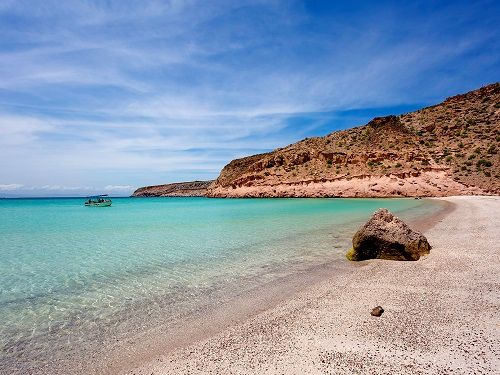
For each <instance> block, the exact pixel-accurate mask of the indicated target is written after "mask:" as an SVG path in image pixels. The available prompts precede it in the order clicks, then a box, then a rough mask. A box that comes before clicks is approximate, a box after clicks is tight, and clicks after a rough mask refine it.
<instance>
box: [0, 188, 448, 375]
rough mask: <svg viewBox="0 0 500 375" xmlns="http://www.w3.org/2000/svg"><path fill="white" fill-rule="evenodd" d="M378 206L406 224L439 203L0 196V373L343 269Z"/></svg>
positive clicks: (36, 365)
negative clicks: (86, 202) (272, 285)
mask: <svg viewBox="0 0 500 375" xmlns="http://www.w3.org/2000/svg"><path fill="white" fill-rule="evenodd" d="M379 207H386V208H388V209H390V210H392V211H393V212H398V215H399V216H401V217H403V218H405V219H412V218H417V217H422V216H426V215H431V214H432V213H434V212H436V211H437V210H439V209H440V208H441V207H440V204H439V202H436V201H431V200H414V199H385V200H380V199H236V200H232V199H225V200H224V199H205V198H149V199H134V198H116V199H114V200H113V206H112V207H109V208H95V207H84V206H83V200H82V199H12V200H11V199H9V200H7V199H3V200H0V316H1V319H2V324H1V326H0V348H1V351H0V371H1V372H2V373H15V372H18V373H23V372H26V371H28V370H32V369H38V372H43V373H51V371H50V366H51V364H52V363H53V361H55V360H56V359H57V361H59V362H61V361H65V360H68V357H69V354H70V353H74V351H75V348H78V347H82V346H85V347H86V348H87V350H86V351H80V353H81V355H82V356H85V355H90V354H91V353H92V349H91V348H92V347H95V348H97V347H100V349H102V347H103V346H105V345H110V344H111V343H112V342H116V341H120V340H127V339H130V338H131V337H133V336H134V335H136V334H138V333H140V332H141V331H143V330H145V329H149V328H151V327H154V326H159V325H168V324H176V322H178V321H180V319H182V318H183V317H186V316H189V315H190V314H192V313H194V312H195V311H198V310H199V309H202V308H204V307H206V306H208V305H210V304H216V303H220V302H221V300H222V299H225V300H229V299H231V298H232V297H234V296H235V295H238V294H241V293H243V292H244V291H246V290H250V289H255V288H259V286H262V285H264V284H266V283H269V282H272V281H273V280H278V279H280V278H283V277H288V276H290V275H293V274H296V273H300V272H303V271H305V270H307V269H308V268H311V267H314V266H317V265H320V264H323V263H327V262H332V261H338V262H344V253H345V251H346V249H347V248H348V247H349V239H350V238H351V237H352V234H353V231H355V229H356V228H357V227H358V226H359V225H360V223H362V222H363V221H365V220H366V219H367V218H368V216H369V214H370V213H372V212H373V211H375V210H376V209H377V208H379ZM96 350H97V349H96ZM89 353H90V354H89ZM84 359H85V358H83V357H82V358H78V360H79V361H82V360H84ZM73 360H75V358H74V356H73ZM44 365H46V366H48V367H46V368H45V369H43V367H42V366H44Z"/></svg>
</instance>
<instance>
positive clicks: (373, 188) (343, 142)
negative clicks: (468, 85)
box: [207, 83, 500, 197]
mask: <svg viewBox="0 0 500 375" xmlns="http://www.w3.org/2000/svg"><path fill="white" fill-rule="evenodd" d="M499 150H500V83H494V84H491V85H488V86H485V87H482V88H480V89H478V90H475V91H471V92H469V93H466V94H464V95H457V96H454V97H451V98H448V99H446V100H445V101H444V102H443V103H441V104H438V105H435V106H432V107H427V108H423V109H421V110H418V111H416V112H411V113H407V114H404V115H400V116H388V117H380V118H375V119H373V120H372V121H370V122H369V123H368V124H366V125H364V126H360V127H356V128H352V129H348V130H343V131H337V132H334V133H331V134H328V135H326V136H324V137H318V138H309V139H305V140H303V141H300V142H297V143H295V144H292V145H289V146H287V147H285V148H280V149H277V150H274V151H273V152H269V153H265V154H260V155H253V156H249V157H246V158H242V159H237V160H233V161H231V162H230V163H229V164H228V165H226V166H225V167H224V169H223V170H222V172H221V174H220V176H219V177H218V178H217V180H216V181H215V182H214V183H213V184H211V185H210V187H209V188H208V191H207V195H208V196H211V197H336V196H338V197H394V196H446V195H463V194H500V178H499V177H500V160H499V154H498V151H499Z"/></svg>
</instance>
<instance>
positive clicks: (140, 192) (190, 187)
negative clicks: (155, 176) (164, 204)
mask: <svg viewBox="0 0 500 375" xmlns="http://www.w3.org/2000/svg"><path fill="white" fill-rule="evenodd" d="M212 182H213V181H191V182H177V183H173V184H165V185H154V186H145V187H141V188H139V189H137V190H136V191H134V193H133V194H132V196H133V197H202V196H204V195H205V194H206V192H207V188H208V186H209V185H210V184H211V183H212Z"/></svg>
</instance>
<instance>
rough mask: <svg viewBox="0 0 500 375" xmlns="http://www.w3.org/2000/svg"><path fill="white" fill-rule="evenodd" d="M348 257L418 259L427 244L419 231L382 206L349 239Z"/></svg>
mask: <svg viewBox="0 0 500 375" xmlns="http://www.w3.org/2000/svg"><path fill="white" fill-rule="evenodd" d="M352 245H353V248H352V249H351V250H350V251H349V252H348V254H347V258H348V259H349V260H354V261H359V260H366V259H391V260H418V259H419V258H420V256H422V255H425V254H429V252H430V250H431V246H430V245H429V242H428V241H427V238H425V237H424V236H423V235H422V234H421V233H420V232H417V231H414V230H413V229H411V228H410V227H409V226H408V225H407V224H406V223H405V222H403V221H402V220H401V219H399V218H398V217H396V216H394V215H393V214H392V213H391V212H389V211H388V210H387V209H385V208H381V209H379V210H377V211H376V212H375V213H374V214H373V216H372V217H371V218H370V220H368V222H367V223H366V224H365V225H363V227H361V229H359V230H358V231H357V232H356V234H355V235H354V237H353V239H352Z"/></svg>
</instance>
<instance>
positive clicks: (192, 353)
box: [107, 196, 500, 374]
mask: <svg viewBox="0 0 500 375" xmlns="http://www.w3.org/2000/svg"><path fill="white" fill-rule="evenodd" d="M438 199H439V200H441V201H446V202H447V204H446V205H445V208H444V209H443V210H440V211H439V212H438V213H437V214H435V215H433V216H432V217H431V218H428V219H426V220H420V221H419V220H416V221H414V222H411V221H410V223H411V225H412V226H414V227H415V228H417V229H418V230H421V231H422V230H423V231H425V232H426V233H425V234H426V236H427V237H428V238H429V241H430V242H431V245H432V246H433V249H432V250H431V254H430V255H429V256H427V257H425V258H423V259H422V260H420V261H417V262H390V261H379V260H372V261H367V262H362V263H360V264H355V265H354V267H348V268H349V269H346V270H344V269H343V270H342V272H338V271H339V270H336V271H337V272H336V273H333V274H330V275H328V269H324V270H323V271H324V272H325V279H321V278H318V280H315V281H314V282H308V283H307V285H302V286H301V287H299V288H296V289H294V288H289V294H288V295H286V296H282V297H283V298H281V299H280V300H279V301H275V303H274V306H266V304H265V303H262V304H261V305H259V306H260V308H259V309H258V310H257V311H255V310H254V313H253V314H251V315H250V316H246V317H243V318H241V317H240V319H235V318H234V316H233V317H229V319H228V321H227V322H226V323H228V324H227V326H225V327H224V326H223V327H219V328H221V329H222V330H219V332H218V333H217V332H214V331H217V329H213V328H212V330H211V331H210V330H208V331H205V335H204V336H205V337H202V336H203V335H202V336H200V337H198V338H197V339H195V340H194V341H191V344H190V345H187V346H186V343H184V344H181V345H178V347H177V348H173V349H172V350H170V351H167V352H165V351H162V350H161V349H159V350H157V351H154V350H153V351H151V350H149V351H148V353H149V355H148V357H149V360H147V359H146V358H145V357H143V356H141V355H140V353H134V354H135V355H139V356H140V357H142V358H143V361H139V362H142V364H140V365H137V366H136V367H134V368H133V369H131V370H129V371H128V372H126V373H127V374H146V373H147V374H151V373H154V374H174V373H175V374H177V373H211V372H213V373H263V372H265V373H283V372H285V373H297V374H298V373H352V372H353V371H354V372H359V373H373V371H375V372H377V371H382V372H384V371H392V372H393V373H432V372H435V371H436V370H438V371H454V372H458V373H468V370H467V371H465V372H460V371H464V369H462V367H463V366H465V368H467V369H469V370H470V369H474V370H479V371H481V369H483V370H484V369H487V368H494V367H495V366H497V368H498V362H497V363H496V364H495V361H494V360H493V359H492V358H491V357H492V355H493V358H494V353H493V352H494V350H493V349H492V345H489V346H487V348H486V349H485V351H486V353H487V354H485V355H482V357H485V356H486V357H487V358H488V360H487V361H485V362H486V367H485V366H483V367H481V366H480V367H477V366H476V365H473V366H472V365H471V366H472V367H471V366H469V367H467V366H468V365H467V364H466V363H465V364H464V363H463V362H464V361H463V359H461V360H460V361H458V362H457V363H460V364H461V366H462V367H460V368H455V367H456V366H455V365H454V364H453V363H452V362H453V361H452V362H450V363H444V362H443V360H444V359H446V355H444V356H443V354H442V353H437V352H436V353H434V354H435V356H436V358H439V359H440V361H437V364H435V365H432V361H434V359H435V358H430V357H429V353H418V356H417V357H418V358H414V357H415V356H414V355H413V354H412V351H411V350H410V348H409V347H407V345H408V342H409V343H412V342H413V340H417V341H416V343H422V342H421V341H422V340H423V339H424V338H423V337H421V333H423V332H425V333H426V335H432V330H437V331H438V332H439V331H440V330H442V327H440V326H439V325H436V321H434V320H433V319H432V318H431V319H430V321H429V319H426V320H427V323H426V324H423V325H422V323H424V322H423V321H421V322H419V321H418V318H420V319H422V318H424V316H425V315H426V314H423V313H424V312H425V311H429V310H430V311H434V313H436V314H438V315H441V314H443V313H444V314H445V315H446V311H444V312H443V311H442V309H440V308H439V305H440V304H442V303H443V302H442V301H440V300H439V299H436V298H435V296H434V295H435V294H440V293H439V291H438V290H435V289H436V286H435V285H427V284H429V275H425V274H426V273H428V271H429V270H430V269H434V270H435V271H439V268H441V267H445V268H446V263H448V261H449V260H450V259H446V257H447V256H448V257H449V256H453V255H454V254H451V253H450V252H451V249H446V247H447V244H446V238H448V237H449V236H450V235H451V236H454V235H456V234H460V233H453V232H454V231H453V228H451V227H447V229H446V230H444V229H445V228H446V226H449V224H450V221H452V222H453V221H455V222H456V221H457V215H458V216H461V215H463V214H464V209H465V208H466V206H467V205H469V206H472V207H473V208H474V210H475V211H477V210H478V204H479V203H480V202H481V200H484V201H485V202H483V203H486V205H485V206H482V207H479V211H481V210H483V211H484V210H490V211H494V210H495V207H497V208H498V207H499V206H500V204H499V202H500V200H499V198H498V197H481V196H479V197H451V198H448V197H447V198H438ZM467 212H468V211H467ZM478 219H481V218H477V217H476V218H475V217H474V215H472V214H471V215H470V217H469V218H464V219H463V220H467V221H470V222H471V223H470V224H471V225H470V226H471V228H470V232H473V231H474V232H475V228H474V225H476V226H477V225H478V222H480V221H481V220H478ZM493 222H494V220H493ZM456 224H459V222H457V223H456ZM490 224H491V223H490ZM443 227H444V228H443ZM450 231H451V232H452V233H449V232H450ZM455 231H456V230H455ZM469 234H470V233H468V232H463V231H462V232H461V236H462V237H464V236H467V235H469ZM494 237H495V234H494V233H490V236H488V234H487V233H486V235H485V236H483V237H482V238H481V239H482V240H483V241H488V238H490V241H492V243H493V241H494V240H495V238H494ZM462 242H463V241H462ZM465 242H466V245H467V246H469V247H471V246H473V245H474V244H472V243H471V244H468V243H467V241H465ZM464 249H466V248H464ZM495 250H496V251H497V252H498V246H497V248H496V249H495ZM463 255H464V254H458V256H463ZM483 266H487V265H484V264H483ZM490 266H491V265H490ZM448 268H450V269H449V270H447V271H448V272H451V273H455V272H456V270H455V269H454V268H453V266H452V265H451V266H449V267H448ZM387 271H391V272H387ZM462 271H463V270H462ZM465 271H467V272H469V273H472V274H475V271H476V270H474V269H468V270H465ZM404 272H408V275H407V276H410V275H411V277H412V278H413V279H411V280H407V276H406V275H404V274H403V273H404ZM496 274H497V275H498V270H497V271H496ZM464 277H465V276H464ZM372 278H375V279H376V280H381V279H383V280H385V279H388V280H391V282H390V283H388V284H387V283H384V284H383V285H382V287H381V288H379V290H377V291H376V292H377V293H379V294H381V297H380V298H379V299H377V298H374V296H373V293H374V292H375V291H374V290H372V289H376V288H375V287H374V286H373V284H369V283H367V280H366V279H372ZM465 279H466V277H465ZM481 279H482V278H481V277H479V280H481ZM497 280H498V278H497ZM418 281H420V282H422V283H423V285H419V286H418V287H417V285H415V284H416V283H417V282H418ZM394 283H395V284H394ZM360 284H362V285H365V286H366V287H368V288H369V289H370V290H371V293H366V292H365V293H359V294H358V293H356V296H357V298H356V301H353V299H352V291H348V290H347V289H348V288H349V287H352V286H353V285H354V286H355V289H358V292H359V285H360ZM405 284H410V285H411V286H415V287H416V290H415V291H414V292H413V291H412V290H408V287H409V286H408V285H405ZM375 285H376V284H375ZM454 286H455V287H457V285H455V284H454ZM420 287H423V289H425V290H424V293H423V295H424V296H431V297H432V301H425V300H422V299H420V300H419V299H415V295H414V294H417V295H418V294H419V293H421V290H420V289H421V288H420ZM496 287H498V281H497V283H496ZM400 288H401V289H402V291H401V292H402V294H405V295H409V296H410V297H412V298H411V299H412V300H413V302H414V303H415V306H413V307H412V306H411V305H410V304H408V302H407V300H406V299H404V298H403V299H402V298H401V297H398V296H394V295H393V294H394V290H393V289H400ZM334 290H336V291H337V292H336V293H335V292H333V291H334ZM497 290H498V289H497ZM449 291H451V290H449ZM453 292H456V293H458V292H459V290H457V291H455V290H453ZM365 294H368V296H366V295H365ZM458 294H460V293H458ZM382 295H383V296H385V298H382ZM391 296H392V297H391ZM363 297H371V298H372V299H373V302H371V303H368V304H366V306H365V305H363V309H361V310H360V309H359V304H360V300H363ZM420 297H422V296H420ZM391 299H392V300H396V301H397V302H399V303H396V302H395V301H393V302H389V300H391ZM377 301H378V302H380V303H378V302H377ZM429 302H430V304H429ZM391 303H392V305H391ZM376 304H381V305H382V306H384V308H388V309H387V310H386V313H385V314H384V316H383V317H382V318H380V319H379V320H377V318H371V317H370V316H369V308H371V307H373V306H375V305H376ZM353 305H357V306H353ZM371 305H373V306H371ZM493 305H495V307H497V308H498V296H496V297H494V298H493ZM311 306H313V308H312V311H313V312H314V314H313V315H316V317H315V318H314V317H311V316H310V313H311ZM328 306H330V307H332V310H330V309H328V308H327V307H328ZM356 307H357V308H356ZM448 307H449V306H448ZM464 307H465V306H464ZM415 308H417V309H421V311H420V310H416V311H414V309H415ZM408 309H409V310H408ZM304 310H305V312H304ZM343 310H345V311H349V312H350V314H351V315H352V317H351V318H350V315H346V316H343V314H342V311H343ZM452 310H453V309H452ZM335 311H338V313H339V314H340V318H341V319H340V320H339V316H338V314H337V313H335ZM408 312H409V313H410V315H408V314H407V316H404V314H403V313H408ZM398 313H399V314H400V315H401V316H398ZM452 315H453V314H452ZM464 315H468V314H464ZM318 317H319V318H320V319H318ZM410 317H411V318H417V321H416V322H412V319H410ZM219 318H220V317H219ZM223 318H224V317H223ZM353 318H357V320H359V321H358V322H357V323H356V319H354V320H353ZM426 318H428V317H426ZM232 319H233V320H232ZM325 319H326V320H325ZM374 319H375V320H374ZM393 319H396V320H397V322H398V323H401V322H404V327H405V328H406V329H408V328H412V327H413V331H412V332H408V331H407V330H406V329H405V330H403V331H401V332H399V334H398V332H393V333H394V334H395V337H396V338H398V339H399V340H401V338H402V337H403V338H404V337H406V339H410V338H411V339H412V340H409V341H408V340H403V341H402V342H401V343H400V344H401V345H402V346H401V347H399V348H396V347H394V344H393V343H392V341H391V342H388V341H387V339H384V338H385V336H386V334H387V333H388V332H390V331H391V330H393V329H394V327H392V326H391V321H392V320H393ZM206 320H207V319H206V318H205V321H206ZM438 321H439V322H442V320H441V318H440V319H438ZM325 322H326V323H325ZM444 322H446V320H444ZM474 322H475V320H473V321H472V323H470V322H469V323H470V324H469V325H472V326H474ZM346 323H349V325H348V327H350V328H351V329H353V330H354V331H356V330H357V328H356V326H357V325H360V327H364V328H365V329H369V330H368V331H364V330H363V331H362V332H363V334H364V335H367V337H364V336H361V337H357V338H356V339H357V340H354V338H353V337H351V336H352V333H351V334H349V332H348V331H346ZM216 324H217V323H216ZM448 324H449V325H450V324H452V323H448ZM305 325H307V326H308V327H309V328H308V329H307V330H304V326H305ZM383 326H385V329H386V331H384V330H382V331H380V330H379V329H380V328H381V327H383ZM370 329H376V330H377V332H378V334H379V335H380V337H377V340H376V342H373V341H372V340H373V337H372V336H373V334H374V333H373V332H370ZM455 329H456V327H455ZM387 330H389V331H387ZM322 331H328V332H329V333H330V335H331V336H330V338H325V337H323V336H322V335H319V336H321V337H319V336H318V335H315V334H313V333H314V332H316V333H317V332H322ZM444 331H446V332H445V333H447V334H448V336H450V335H451V336H452V337H451V339H453V340H456V339H458V338H457V337H455V336H454V335H453V334H452V332H448V331H447V330H446V329H444ZM276 332H278V335H277V333H276ZM341 333H342V334H343V335H345V336H346V337H347V338H348V339H349V340H347V341H345V337H344V338H342V337H341V336H343V335H342V334H341ZM415 336H416V337H415ZM444 336H446V335H444ZM486 336H488V339H490V341H491V340H493V341H495V340H496V341H497V342H498V339H499V337H498V333H496V334H495V333H494V332H493V333H492V332H487V334H486ZM285 337H286V338H287V340H284V338H285ZM447 338H448V339H450V337H447ZM304 339H307V340H310V341H311V344H313V345H312V347H314V346H315V345H314V343H316V344H318V342H322V340H326V341H325V342H324V343H323V344H324V345H323V346H325V349H326V348H329V349H330V351H328V350H327V351H320V350H319V349H318V348H316V352H315V351H314V350H313V349H312V348H311V347H310V345H309V344H308V343H307V342H308V341H306V342H304V341H303V340H304ZM360 339H362V340H361V341H359V340H360ZM365 339H366V340H367V341H368V342H369V344H366V343H365V344H363V341H365ZM283 340H284V341H283ZM379 340H380V341H379ZM188 341H189V340H188ZM407 341H408V342H407ZM438 341H439V340H438ZM346 345H347V347H348V348H350V350H351V349H352V350H354V349H356V350H358V349H359V348H360V346H366V347H365V349H364V350H361V352H358V351H356V350H354V352H353V353H350V354H348V353H346V350H344V349H345V348H346ZM427 345H431V343H430V342H429V343H427ZM461 345H463V346H464V347H468V351H469V352H470V351H471V350H473V349H474V348H472V349H471V347H470V345H471V344H470V342H469V340H465V342H462V343H461ZM409 346H410V347H411V345H409ZM431 346H432V347H434V345H431ZM472 346H474V345H472ZM319 347H322V345H319ZM342 348H344V349H342ZM488 348H489V349H488ZM149 349H154V348H153V347H151V346H150V347H149ZM379 349H380V352H382V353H379ZM421 349H424V352H425V351H426V350H425V348H421ZM311 350H313V352H311ZM412 350H413V351H415V348H413V349H412ZM463 350H465V349H463ZM277 352H279V353H280V355H279V356H277V354H276V353H277ZM438 352H439V350H438ZM452 352H454V353H455V354H454V355H455V356H456V355H457V353H458V354H463V353H461V349H457V350H452ZM162 353H163V354H162ZM238 353H239V354H238ZM266 353H267V354H266ZM130 354H132V353H130ZM151 354H152V356H151ZM360 354H363V356H365V355H368V357H370V358H372V360H375V359H376V358H377V356H381V358H382V359H383V360H382V359H381V360H380V361H375V362H373V363H372V364H370V363H362V362H363V361H361V358H359V355H360ZM389 354H390V355H389ZM424 354H427V356H425V355H424ZM372 356H374V357H372ZM422 356H424V357H426V358H427V360H428V361H429V360H430V362H429V363H424V362H425V361H422V360H419V358H420V357H422ZM152 357H155V358H153V359H152ZM393 357H396V358H399V359H400V360H401V361H403V363H404V365H401V366H399V365H397V364H396V363H394V361H393V360H392V359H391V358H393ZM129 358H130V357H129ZM135 358H138V357H137V356H136V357H135ZM408 358H410V359H411V360H409V359H408ZM450 358H451V357H450ZM360 361H361V362H360ZM115 363H116V362H115ZM122 363H123V362H122ZM287 363H288V365H287ZM292 364H293V365H292ZM339 364H340V365H341V367H338V366H337V367H335V366H334V365H339ZM109 365H110V367H108V368H107V370H108V372H109V373H123V372H124V371H125V370H126V369H127V366H118V367H115V366H113V365H112V363H109ZM332 366H333V367H332ZM387 366H389V367H387ZM454 366H455V367H454ZM478 366H479V365H478ZM488 366H489V367H488ZM119 367H120V368H119ZM389 368H390V370H389ZM129 369H130V367H129ZM461 369H462V370H461ZM331 371H333V372H331ZM481 373H488V372H481Z"/></svg>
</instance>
